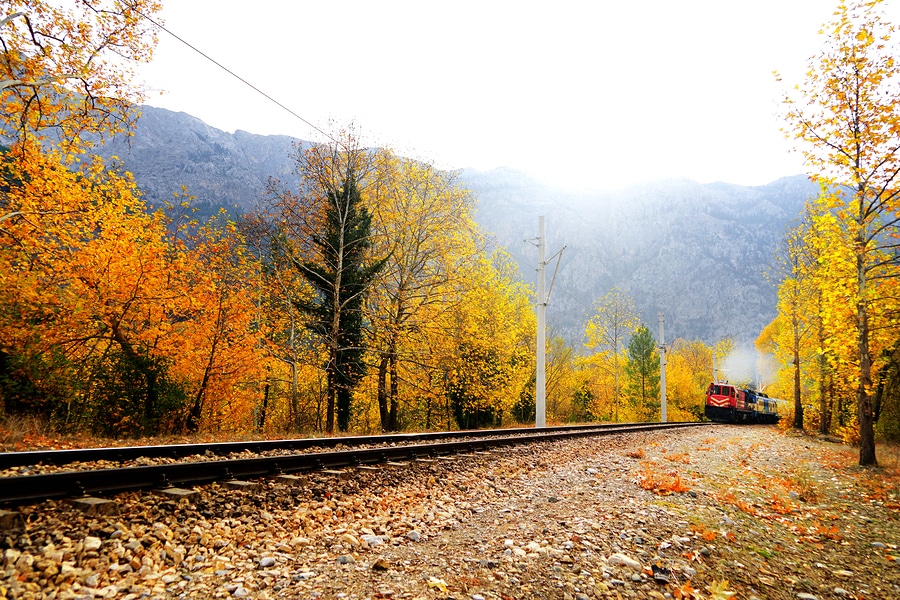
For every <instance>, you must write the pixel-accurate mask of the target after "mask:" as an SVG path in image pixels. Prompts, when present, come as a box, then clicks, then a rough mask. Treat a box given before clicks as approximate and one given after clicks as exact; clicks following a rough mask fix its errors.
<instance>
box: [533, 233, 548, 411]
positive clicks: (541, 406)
mask: <svg viewBox="0 0 900 600" xmlns="http://www.w3.org/2000/svg"><path fill="white" fill-rule="evenodd" d="M537 247H538V268H537V272H538V280H537V288H538V289H537V307H536V309H537V372H536V374H535V393H534V426H535V427H546V426H547V397H546V375H545V363H546V358H547V357H546V351H547V347H546V342H545V340H544V332H545V330H546V321H547V298H546V297H545V293H544V270H545V268H546V266H547V264H546V260H545V258H544V255H545V254H546V244H545V240H544V217H543V216H540V217H538V239H537Z"/></svg>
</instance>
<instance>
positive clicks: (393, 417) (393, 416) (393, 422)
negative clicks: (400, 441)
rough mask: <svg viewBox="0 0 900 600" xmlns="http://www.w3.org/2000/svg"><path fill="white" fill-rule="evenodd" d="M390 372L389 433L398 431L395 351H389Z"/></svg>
mask: <svg viewBox="0 0 900 600" xmlns="http://www.w3.org/2000/svg"><path fill="white" fill-rule="evenodd" d="M390 370H391V394H390V398H391V410H390V414H389V424H390V427H391V431H400V424H399V423H398V422H397V404H398V403H399V400H398V398H397V396H398V389H397V388H398V384H397V352H396V350H392V351H391V355H390Z"/></svg>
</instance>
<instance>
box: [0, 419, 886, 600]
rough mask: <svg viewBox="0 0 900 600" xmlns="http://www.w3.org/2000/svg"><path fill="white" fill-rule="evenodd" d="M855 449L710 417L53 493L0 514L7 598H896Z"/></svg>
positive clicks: (873, 495)
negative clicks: (84, 503) (358, 461)
mask: <svg viewBox="0 0 900 600" xmlns="http://www.w3.org/2000/svg"><path fill="white" fill-rule="evenodd" d="M853 462H854V452H853V451H852V450H851V449H849V448H847V447H846V446H842V445H840V444H834V443H831V442H827V441H823V440H818V439H815V438H811V437H808V436H795V435H789V434H785V433H783V432H781V431H780V430H778V429H777V428H774V427H740V426H724V425H717V426H711V427H703V428H693V429H689V430H682V431H670V432H658V433H640V434H632V435H627V436H610V437H596V438H581V439H576V440H568V441H564V442H553V443H542V444H536V445H530V446H516V447H510V448H507V449H503V450H499V451H494V452H491V453H485V454H477V455H474V456H459V457H456V458H455V459H452V460H425V461H417V462H413V463H409V464H406V465H400V466H396V467H394V468H387V467H385V468H378V469H366V470H360V471H359V472H352V473H349V472H348V473H345V474H343V475H335V474H311V475H307V476H305V477H303V478H301V479H299V480H294V481H293V482H290V481H285V480H282V481H276V480H274V479H264V480H260V482H259V483H260V486H258V488H257V489H255V490H253V489H248V490H243V489H239V488H238V489H236V488H235V487H234V486H229V485H225V484H221V485H219V484H216V485H210V486H205V487H201V488H198V493H197V494H195V495H191V496H187V497H186V498H185V499H181V500H179V499H177V497H164V496H160V495H158V494H153V493H135V494H124V495H121V496H118V497H117V498H115V502H116V505H115V508H116V509H117V511H115V512H114V513H113V514H98V513H96V512H93V513H92V512H84V511H82V510H79V509H77V508H75V507H74V506H72V505H70V504H69V503H66V502H45V503H43V504H40V505H36V506H31V507H23V508H20V509H17V510H16V511H13V512H14V513H18V514H14V515H12V517H13V518H8V519H5V520H3V521H2V522H5V523H7V524H8V525H7V527H8V528H7V529H6V530H4V531H3V532H2V536H3V539H2V543H0V598H3V597H6V598H45V597H46V598H126V599H129V600H131V599H139V598H232V597H233V598H244V597H246V598H359V599H362V598H459V599H464V598H470V599H472V600H478V599H479V598H483V599H503V600H508V599H511V598H516V599H520V598H559V599H567V600H568V599H571V600H576V599H577V600H584V599H586V598H670V597H674V598H677V599H679V600H680V599H682V598H688V599H693V600H697V599H701V598H703V599H707V598H713V599H715V600H721V599H724V598H728V597H732V598H746V599H748V600H749V599H752V598H760V599H763V598H798V599H804V598H805V599H807V600H809V599H811V598H816V599H820V600H824V599H826V598H857V599H862V598H867V599H868V598H885V599H888V598H900V567H898V562H897V561H898V560H900V549H898V543H900V526H898V516H900V490H898V488H897V483H896V482H897V479H896V473H895V471H896V464H894V465H893V467H894V468H893V469H891V468H882V469H876V470H862V469H859V468H858V467H854V466H852V465H853ZM292 483H293V484H294V485H292ZM0 485H2V479H0Z"/></svg>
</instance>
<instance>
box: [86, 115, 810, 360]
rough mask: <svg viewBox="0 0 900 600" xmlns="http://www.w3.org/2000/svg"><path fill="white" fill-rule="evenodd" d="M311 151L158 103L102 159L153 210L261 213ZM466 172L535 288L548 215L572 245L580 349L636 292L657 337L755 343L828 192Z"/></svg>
mask: <svg viewBox="0 0 900 600" xmlns="http://www.w3.org/2000/svg"><path fill="white" fill-rule="evenodd" d="M302 143H303V142H300V141H299V140H295V139H293V138H290V137H288V136H262V135H254V134H251V133H247V132H244V131H237V132H235V133H226V132H223V131H221V130H218V129H216V128H214V127H210V126H208V125H206V124H205V123H203V122H202V121H200V120H199V119H197V118H195V117H192V116H190V115H187V114H184V113H174V112H171V111H168V110H164V109H159V108H153V107H149V106H146V107H144V109H143V115H142V117H141V119H140V120H139V122H138V126H137V130H136V132H135V135H134V136H133V137H131V138H127V139H120V140H114V141H112V142H111V143H109V144H107V145H106V146H105V147H104V148H103V154H105V155H107V156H112V155H115V156H117V157H118V159H119V160H120V161H121V162H122V164H123V166H124V167H125V168H126V169H127V170H129V171H131V172H132V173H133V174H134V176H135V179H136V181H137V183H138V185H139V187H140V188H141V189H142V190H143V192H144V194H145V198H146V199H147V200H148V201H149V202H151V203H153V204H160V203H161V202H163V201H165V200H170V199H172V197H173V194H177V193H180V192H181V189H182V186H185V187H186V188H187V191H188V193H190V194H192V195H194V196H196V197H197V198H198V200H199V201H200V203H201V204H206V205H207V206H208V207H209V208H210V209H211V210H212V209H214V208H216V207H218V206H227V207H230V208H235V207H236V208H237V209H238V210H240V211H250V210H253V209H254V207H255V206H256V205H257V203H258V202H259V200H261V199H262V198H263V197H264V195H265V193H266V188H267V184H268V182H269V179H270V178H271V177H275V178H277V179H279V180H281V181H282V182H284V183H285V184H287V185H288V186H293V187H294V188H296V177H295V176H294V175H293V173H292V169H293V164H294V163H293V158H292V157H293V156H295V155H296V148H297V144H302ZM601 169H602V166H598V170H601ZM461 175H462V176H461V179H462V181H463V183H464V184H466V185H467V186H468V187H469V188H470V189H471V190H473V191H474V192H475V193H476V194H477V196H478V198H479V207H478V212H477V220H478V222H479V224H480V225H481V227H482V228H483V229H484V230H485V231H486V232H488V233H489V234H490V235H492V236H493V237H494V238H495V239H496V241H497V243H498V244H500V245H502V246H504V247H506V248H507V249H509V251H510V253H511V254H512V255H513V256H514V257H515V258H516V259H517V261H518V262H519V265H520V268H521V272H522V274H523V277H524V278H525V279H526V280H533V279H534V276H535V267H536V262H537V253H536V250H535V248H534V246H533V245H530V244H527V243H526V242H525V241H524V240H526V239H531V238H534V237H535V236H536V235H537V222H538V217H539V216H540V215H544V216H545V218H546V235H547V243H548V246H547V248H548V251H549V252H548V253H552V252H554V251H556V250H557V249H559V248H560V247H562V246H564V245H565V246H566V250H565V251H564V252H563V255H562V262H561V264H560V268H559V273H558V276H557V280H556V282H555V285H554V291H553V296H552V298H551V302H550V305H549V307H548V311H547V314H548V325H549V327H550V330H551V334H553V335H561V336H563V337H564V338H565V339H566V340H567V341H568V342H569V343H571V344H573V345H574V346H576V347H581V341H582V335H583V330H584V325H585V323H586V320H587V318H588V317H589V314H590V312H591V308H592V305H593V303H594V301H595V300H596V299H598V298H600V297H602V296H603V295H604V294H605V293H606V292H607V291H608V290H609V289H610V288H611V287H613V286H618V287H620V288H622V289H624V290H626V291H627V292H629V293H630V294H631V295H632V296H634V298H635V300H636V303H637V306H638V308H639V310H640V311H641V314H642V317H643V319H644V321H645V322H646V323H647V325H648V326H649V327H650V329H651V331H653V332H654V334H655V335H657V336H658V332H657V314H658V313H659V312H663V313H665V315H666V338H667V339H669V340H671V339H674V338H675V337H682V338H687V339H702V340H704V341H706V342H715V341H716V340H718V339H721V338H722V337H726V336H727V337H732V338H734V339H736V340H738V341H752V340H753V339H755V337H756V336H757V335H758V334H759V332H760V330H761V329H762V327H764V326H765V325H766V323H768V321H770V320H771V319H772V318H773V317H774V315H775V302H776V289H775V286H774V285H773V284H772V283H771V282H769V281H768V280H767V278H766V277H765V275H764V274H765V272H766V271H767V270H770V269H771V264H772V258H773V255H774V253H775V250H776V249H777V247H778V244H779V242H780V240H781V238H782V237H783V235H784V232H785V231H786V229H787V227H788V226H789V224H790V223H791V222H792V221H793V220H795V219H796V218H797V216H798V215H799V214H800V212H801V210H802V207H803V204H804V202H805V201H806V200H807V199H808V198H811V197H813V196H815V194H816V193H817V188H816V187H815V186H813V185H812V184H811V183H809V182H808V180H807V179H806V177H805V176H795V177H788V178H784V179H780V180H778V181H775V182H773V183H770V184H768V185H765V186H757V187H745V186H738V185H730V184H725V183H713V184H698V183H696V182H693V181H687V180H672V181H658V182H653V183H646V184H642V185H636V186H631V187H628V188H624V189H622V190H619V191H615V192H563V191H560V190H556V189H550V188H547V187H544V186H541V185H539V184H537V183H536V182H534V181H533V180H531V179H529V178H528V177H527V176H525V175H524V174H522V173H519V172H516V171H514V170H511V169H495V170H493V171H488V172H479V171H472V170H464V171H463V172H462V174H461ZM551 273H552V270H551V271H550V273H548V280H549V277H550V274H551Z"/></svg>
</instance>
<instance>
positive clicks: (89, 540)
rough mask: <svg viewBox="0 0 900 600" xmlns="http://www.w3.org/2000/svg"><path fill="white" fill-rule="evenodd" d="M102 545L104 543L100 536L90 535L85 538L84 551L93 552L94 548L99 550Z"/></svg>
mask: <svg viewBox="0 0 900 600" xmlns="http://www.w3.org/2000/svg"><path fill="white" fill-rule="evenodd" d="M101 545H102V542H101V541H100V538H98V537H94V536H92V535H89V536H87V537H86V538H84V551H85V552H92V551H94V550H99V549H100V546H101Z"/></svg>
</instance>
